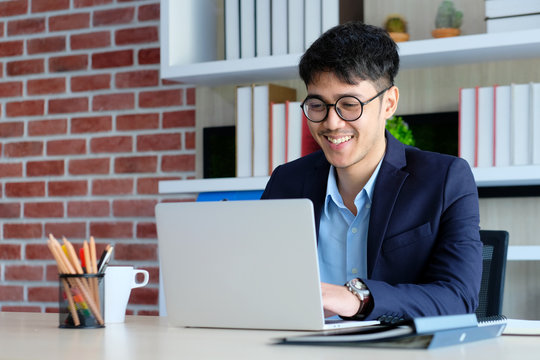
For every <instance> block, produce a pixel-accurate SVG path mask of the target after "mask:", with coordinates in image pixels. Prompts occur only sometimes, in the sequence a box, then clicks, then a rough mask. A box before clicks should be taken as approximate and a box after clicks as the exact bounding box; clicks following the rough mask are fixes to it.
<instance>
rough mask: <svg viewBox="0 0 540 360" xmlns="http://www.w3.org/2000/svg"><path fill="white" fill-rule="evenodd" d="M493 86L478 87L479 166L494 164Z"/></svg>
mask: <svg viewBox="0 0 540 360" xmlns="http://www.w3.org/2000/svg"><path fill="white" fill-rule="evenodd" d="M493 107H494V103H493V87H491V86H489V87H481V88H479V89H478V119H477V121H478V144H477V151H478V164H477V166H478V167H490V166H493V154H494V151H493V130H494V126H493V116H494V114H493Z"/></svg>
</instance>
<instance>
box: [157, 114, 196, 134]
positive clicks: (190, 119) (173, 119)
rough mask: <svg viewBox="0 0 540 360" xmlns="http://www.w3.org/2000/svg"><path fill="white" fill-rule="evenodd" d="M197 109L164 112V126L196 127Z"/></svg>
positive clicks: (165, 127)
mask: <svg viewBox="0 0 540 360" xmlns="http://www.w3.org/2000/svg"><path fill="white" fill-rule="evenodd" d="M194 126H195V110H182V111H172V112H165V113H163V128H164V129H167V128H177V127H194Z"/></svg>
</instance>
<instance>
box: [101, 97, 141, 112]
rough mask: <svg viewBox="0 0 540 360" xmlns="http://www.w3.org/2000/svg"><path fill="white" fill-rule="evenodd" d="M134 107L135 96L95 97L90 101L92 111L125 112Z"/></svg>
mask: <svg viewBox="0 0 540 360" xmlns="http://www.w3.org/2000/svg"><path fill="white" fill-rule="evenodd" d="M134 107H135V94H133V93H122V94H107V95H95V96H94V99H93V100H92V110H93V111H107V110H127V109H133V108H134Z"/></svg>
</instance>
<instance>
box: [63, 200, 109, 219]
mask: <svg viewBox="0 0 540 360" xmlns="http://www.w3.org/2000/svg"><path fill="white" fill-rule="evenodd" d="M67 213H68V217H70V218H73V217H85V218H86V217H108V216H110V214H111V211H110V205H109V202H108V201H106V200H99V201H70V202H69V203H68V207H67Z"/></svg>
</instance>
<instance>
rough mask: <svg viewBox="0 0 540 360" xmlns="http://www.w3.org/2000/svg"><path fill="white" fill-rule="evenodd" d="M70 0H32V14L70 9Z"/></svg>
mask: <svg viewBox="0 0 540 360" xmlns="http://www.w3.org/2000/svg"><path fill="white" fill-rule="evenodd" d="M69 2H70V0H32V8H31V9H32V12H33V13H36V12H45V11H56V10H67V9H69Z"/></svg>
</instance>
